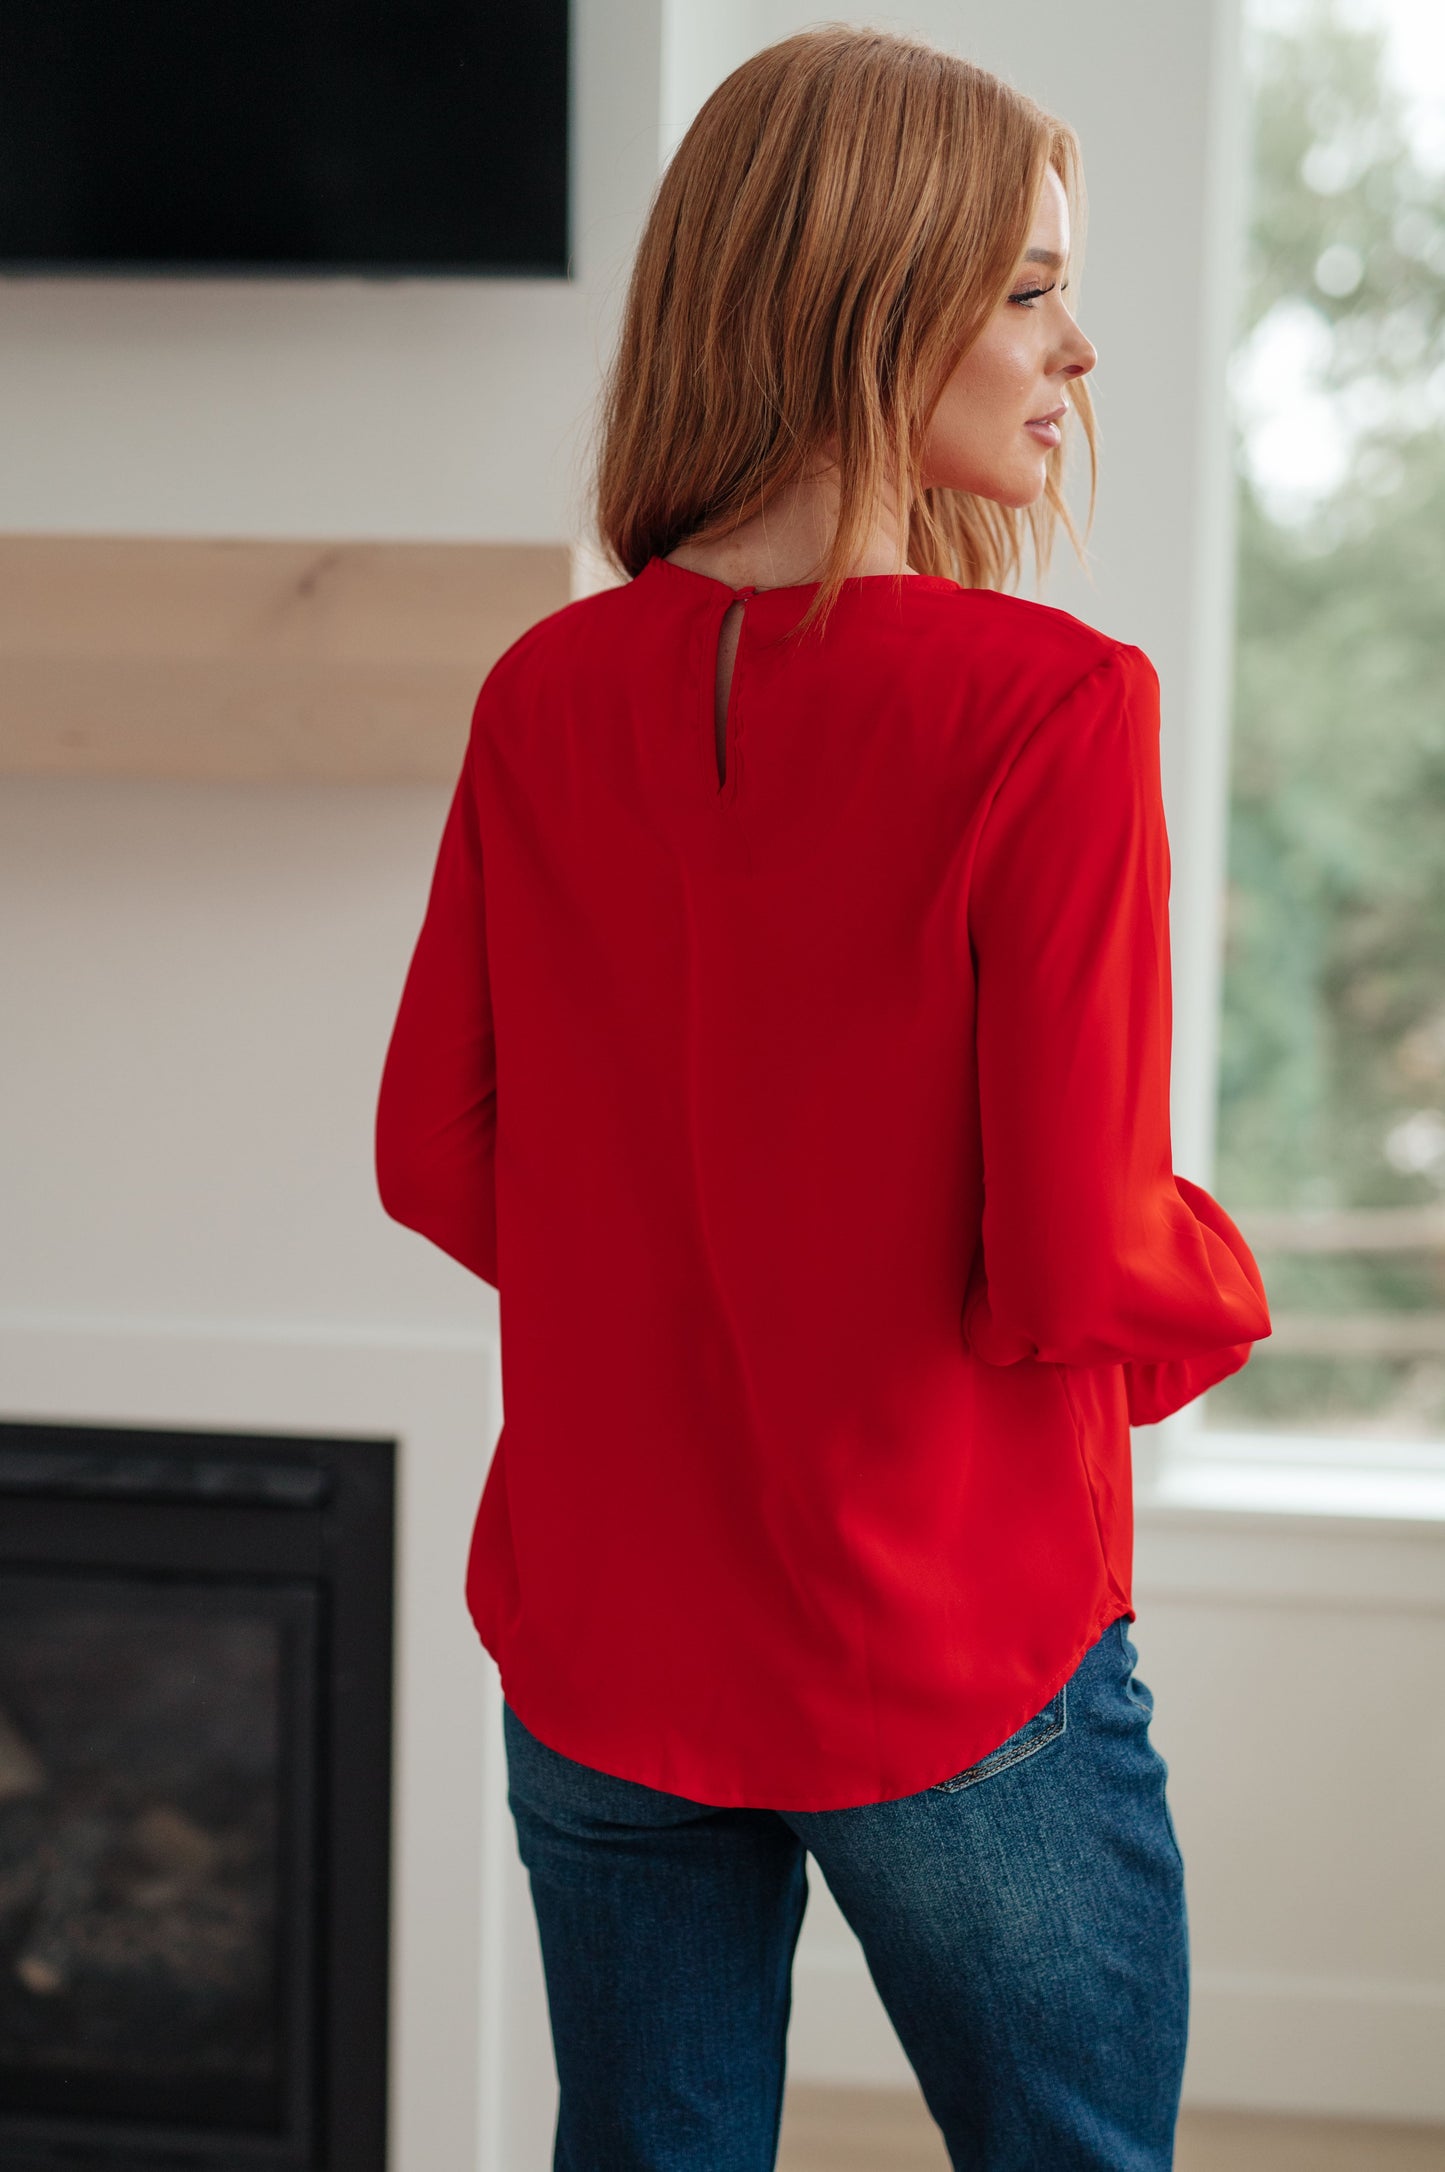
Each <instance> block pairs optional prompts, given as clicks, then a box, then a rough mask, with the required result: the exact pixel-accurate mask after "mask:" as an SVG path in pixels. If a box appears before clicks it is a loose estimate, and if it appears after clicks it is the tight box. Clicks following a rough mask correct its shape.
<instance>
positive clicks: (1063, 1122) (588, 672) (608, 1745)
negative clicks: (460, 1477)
mask: <svg viewBox="0 0 1445 2172" xmlns="http://www.w3.org/2000/svg"><path fill="white" fill-rule="evenodd" d="M810 592H811V591H810V588H808V587H803V588H797V587H794V588H774V589H766V590H757V591H748V590H743V591H741V592H738V591H735V590H734V589H733V588H732V587H730V586H728V585H727V584H726V583H724V582H721V581H718V580H715V579H713V578H711V577H709V576H707V575H704V574H701V573H698V572H696V571H693V570H691V569H689V568H686V567H683V566H680V565H678V564H675V563H673V562H672V561H670V560H668V559H665V558H661V557H654V558H653V559H651V560H650V561H649V562H648V564H647V565H646V566H645V567H644V568H643V570H642V571H641V572H640V573H639V574H638V575H637V576H636V577H635V578H634V579H632V580H631V581H629V582H627V583H625V584H624V585H622V586H621V587H618V588H614V589H609V590H605V591H603V592H602V593H600V594H598V595H594V596H591V597H588V598H586V599H583V600H580V601H578V602H576V603H573V604H571V605H569V606H567V607H566V608H565V609H563V610H561V611H559V612H556V613H554V614H552V616H551V617H549V618H547V619H545V620H543V621H542V622H541V623H540V624H539V625H537V626H534V627H533V628H531V629H530V630H529V631H528V632H527V633H526V634H524V635H523V636H522V638H521V639H520V640H519V641H518V642H516V643H515V644H514V645H513V647H512V648H511V649H510V650H509V651H508V652H507V654H506V655H505V656H504V657H503V658H502V659H501V660H500V661H499V663H498V664H497V665H496V667H495V668H494V669H493V671H492V672H491V673H490V674H489V676H488V679H487V682H486V684H485V686H484V687H483V689H482V692H481V695H480V697H479V699H478V703H477V707H476V713H475V717H474V720H473V729H472V735H471V740H470V744H469V748H468V753H467V759H466V764H465V767H464V771H463V775H462V778H461V780H460V783H459V786H458V791H457V794H456V797H455V800H454V802H453V806H452V810H451V815H450V818H449V821H448V824H447V830H446V835H445V837H444V840H443V844H442V849H441V854H440V858H439V862H438V867H437V874H436V880H435V883H434V885H433V890H432V896H431V900H430V904H429V908H428V913H427V919H426V924H425V927H424V929H423V933H422V937H421V940H420V942H419V944H418V947H417V953H416V957H415V959H414V962H413V966H412V971H411V975H410V976H409V979H408V983H407V989H406V993H405V995H404V998H403V1003H402V1007H401V1012H400V1015H399V1017H398V1020H397V1027H396V1032H395V1035H394V1037H393V1042H392V1046H391V1050H390V1052H389V1056H388V1062H387V1071H386V1078H385V1081H384V1085H383V1093H382V1102H381V1108H380V1112H379V1118H378V1166H379V1172H380V1177H381V1183H382V1191H383V1197H384V1199H385V1201H386V1204H387V1206H388V1209H389V1211H391V1212H392V1213H393V1214H394V1215H396V1216H397V1218H398V1219H400V1220H402V1221H404V1222H407V1223H408V1224H409V1225H410V1226H412V1227H414V1228H416V1229H419V1230H421V1231H422V1232H423V1233H424V1234H425V1235H427V1236H428V1237H430V1238H431V1239H432V1240H433V1241H435V1242H436V1243H438V1244H440V1245H442V1246H443V1248H444V1249H446V1250H448V1251H449V1252H451V1253H452V1254H453V1256H454V1257H456V1258H458V1259H459V1260H461V1261H463V1262H464V1264H466V1265H467V1266H468V1267H470V1268H471V1269H472V1270H473V1271H474V1272H476V1273H478V1274H480V1275H482V1276H484V1277H485V1278H486V1279H487V1280H488V1281H490V1282H493V1283H494V1284H495V1285H496V1286H497V1288H498V1290H499V1294H500V1317H501V1334H502V1369H503V1393H504V1410H505V1423H504V1426H503V1429H502V1436H501V1439H500V1441H499V1443H498V1447H497V1451H496V1456H495V1459H494V1462H493V1465H492V1469H491V1472H490V1474H489V1477H488V1480H487V1484H486V1489H485V1493H484V1496H483V1499H482V1504H481V1510H480V1513H479V1517H478V1522H477V1528H476V1533H475V1538H474V1542H473V1549H472V1556H471V1564H470V1570H469V1578H468V1595H469V1599H470V1603H471V1606H472V1611H473V1614H474V1617H475V1620H476V1622H477V1626H478V1629H479V1631H480V1633H481V1635H482V1638H483V1640H484V1642H485V1643H486V1645H487V1647H488V1649H489V1650H490V1651H491V1652H492V1653H493V1655H494V1656H495V1657H496V1659H497V1660H498V1663H499V1665H500V1668H501V1671H502V1678H503V1685H504V1689H505V1692H506V1695H507V1699H508V1701H509V1703H510V1704H511V1705H512V1706H513V1708H514V1709H515V1710H516V1711H517V1713H518V1714H519V1716H520V1717H521V1718H522V1720H523V1721H524V1722H525V1723H526V1725H527V1726H528V1727H529V1728H530V1729H531V1730H532V1731H533V1732H534V1733H535V1734H536V1735H538V1736H539V1737H540V1738H541V1739H542V1740H543V1741H545V1742H547V1743H548V1744H550V1745H551V1746H552V1747H554V1748H556V1749H559V1750H561V1751H563V1752H564V1753H565V1754H566V1755H568V1756H570V1757H573V1758H575V1759H577V1760H579V1761H581V1762H584V1763H587V1764H590V1765H593V1766H596V1767H598V1768H600V1769H602V1770H604V1771H607V1772H611V1773H614V1774H617V1775H619V1776H621V1777H624V1778H629V1779H633V1780H637V1781H641V1782H644V1783H645V1784H648V1785H651V1786H654V1787H659V1788H664V1789H668V1790H671V1791H672V1792H674V1793H678V1794H683V1795H687V1796H690V1797H692V1798H694V1799H698V1800H703V1801H709V1802H713V1803H718V1804H768V1805H771V1806H773V1807H779V1808H793V1809H827V1808H833V1807H840V1806H843V1805H846V1804H858V1803H863V1802H872V1801H882V1800H886V1799H889V1798H891V1797H895V1796H899V1795H903V1794H906V1793H909V1792H912V1791H913V1790H916V1789H918V1788H920V1787H923V1786H926V1785H928V1784H930V1783H932V1782H934V1781H936V1780H939V1779H941V1778H943V1777H945V1776H946V1775H947V1774H949V1773H952V1772H956V1771H958V1770H959V1769H960V1768H961V1767H962V1766H964V1765H966V1764H967V1763H969V1762H970V1761H971V1760H972V1759H973V1758H974V1757H976V1756H980V1755H982V1754H984V1753H985V1752H986V1751H988V1750H990V1749H991V1748H993V1747H994V1746H995V1745H996V1744H997V1743H998V1742H999V1741H1000V1740H1001V1739H1003V1738H1004V1737H1005V1736H1007V1735H1008V1734H1010V1733H1011V1732H1012V1731H1013V1729H1014V1728H1015V1727H1017V1726H1018V1725H1019V1724H1020V1723H1021V1722H1022V1721H1023V1720H1024V1719H1025V1718H1027V1717H1028V1716H1029V1715H1030V1714H1032V1713H1033V1712H1035V1711H1036V1710H1037V1709H1038V1708H1039V1706H1040V1705H1041V1704H1042V1703H1043V1702H1044V1701H1045V1700H1046V1699H1047V1697H1048V1696H1049V1695H1050V1694H1052V1691H1053V1690H1054V1689H1055V1688H1056V1687H1057V1686H1058V1684H1059V1683H1060V1682H1062V1681H1063V1680H1064V1679H1065V1678H1066V1677H1067V1676H1068V1675H1069V1674H1070V1672H1071V1671H1072V1669H1073V1667H1074V1666H1075V1665H1076V1664H1077V1662H1078V1659H1079V1657H1080V1655H1081V1654H1082V1652H1083V1651H1084V1650H1085V1649H1086V1648H1087V1647H1088V1646H1089V1645H1090V1644H1091V1643H1092V1642H1093V1641H1094V1639H1095V1638H1096V1637H1097V1636H1098V1635H1099V1634H1100V1632H1101V1631H1102V1630H1103V1628H1104V1627H1106V1626H1107V1625H1108V1623H1109V1622H1111V1621H1112V1620H1114V1619H1115V1618H1116V1617H1118V1616H1119V1615H1120V1614H1122V1613H1125V1612H1131V1611H1132V1609H1131V1605H1130V1596H1129V1586H1130V1573H1131V1517H1130V1480H1129V1422H1130V1417H1131V1415H1132V1417H1133V1418H1134V1421H1135V1422H1147V1421H1148V1420H1150V1419H1152V1418H1154V1417H1157V1416H1160V1415H1162V1414H1163V1412H1164V1410H1165V1409H1167V1408H1173V1407H1177V1404H1178V1403H1180V1402H1183V1401H1185V1400H1188V1399H1189V1397H1190V1396H1192V1395H1195V1394H1198V1393H1199V1392H1200V1390H1201V1389H1202V1388H1203V1387H1204V1386H1206V1385H1208V1384H1209V1382H1210V1381H1211V1380H1213V1379H1217V1378H1220V1377H1222V1376H1223V1375H1224V1374H1225V1373H1227V1372H1230V1371H1233V1370H1235V1369H1236V1368H1237V1367H1238V1366H1239V1365H1241V1364H1242V1363H1243V1362H1244V1361H1245V1359H1246V1358H1247V1356H1248V1350H1249V1343H1250V1341H1251V1340H1253V1339H1256V1338H1258V1337H1259V1336H1260V1335H1261V1334H1264V1333H1267V1332H1268V1327H1269V1322H1268V1313H1267V1309H1266V1306H1265V1302H1264V1293H1263V1289H1262V1285H1261V1284H1260V1282H1259V1277H1258V1272H1257V1269H1256V1268H1255V1266H1254V1263H1253V1260H1252V1258H1251V1257H1250V1255H1249V1253H1248V1250H1247V1248H1246V1247H1245V1246H1244V1244H1243V1240H1242V1238H1240V1237H1239V1234H1238V1232H1237V1230H1235V1229H1234V1226H1233V1224H1232V1223H1231V1222H1230V1221H1229V1219H1228V1217H1227V1216H1225V1215H1224V1214H1223V1212H1222V1210H1221V1209H1220V1208H1219V1207H1218V1206H1217V1205H1216V1204H1215V1203H1214V1202H1213V1201H1212V1200H1210V1199H1209V1198H1208V1195H1207V1194H1204V1193H1202V1192H1200V1191H1199V1189H1198V1187H1196V1186H1193V1185H1190V1184H1188V1183H1187V1182H1185V1181H1184V1180H1182V1179H1177V1178H1175V1176H1174V1175H1173V1172H1172V1168H1171V1165H1170V1151H1169V1132H1168V1063H1169V1049H1168V1035H1169V984H1168V923H1167V895H1168V846H1167V840H1166V837H1165V832H1164V824H1163V810H1162V804H1161V801H1160V797H1159V781H1158V707H1157V696H1158V688H1157V681H1156V679H1155V677H1154V673H1153V670H1152V667H1151V666H1150V665H1149V663H1148V660H1147V658H1145V657H1144V656H1143V655H1142V653H1141V652H1140V651H1139V650H1137V649H1134V648H1131V647H1129V646H1127V645H1125V644H1121V643H1118V642H1114V641H1111V640H1109V639H1108V638H1106V637H1105V636H1102V635H1100V634H1098V633H1097V632H1095V631H1094V630H1093V629H1091V628H1090V627H1088V626H1086V625H1084V624H1083V623H1082V622H1081V621H1079V620H1077V619H1074V618H1072V617H1071V616H1069V615H1068V614H1067V613H1065V612H1062V611H1055V610H1050V609H1048V608H1045V607H1043V606H1040V605H1036V604H1032V603H1027V602H1023V601H1020V600H1018V599H1016V598H1013V597H1009V596H1005V595H1001V594H999V593H996V592H994V591H992V590H987V589H967V588H964V587H962V586H960V585H959V584H958V583H956V582H954V581H952V580H950V579H946V578H943V577H941V576H935V575H912V576H906V575H905V576H901V577H898V578H897V579H895V578H894V577H892V576H889V575H874V576H865V577H861V578H855V579H853V580H851V581H849V582H848V583H846V584H845V587H844V589H843V591H842V593H841V595H840V597H839V601H838V604H837V607H836V609H835V611H834V614H833V616H832V617H831V619H830V620H829V621H828V622H827V624H826V626H825V628H824V629H823V632H822V634H821V636H819V635H817V634H808V635H805V636H803V637H802V638H801V639H795V640H789V639H788V638H787V636H788V634H789V631H790V629H791V628H792V627H793V626H794V625H795V623H796V621H797V620H798V618H799V617H800V616H801V614H802V612H803V610H804V608H805V607H806V605H807V603H808V601H809V596H810ZM739 596H740V597H741V600H742V603H743V612H742V626H741V632H740V638H739V642H738V647H737V654H736V659H735V663H734V666H733V673H732V679H731V685H730V688H729V691H728V698H727V700H726V703H725V705H724V716H725V726H726V729H725V746H724V747H723V748H722V749H720V748H719V744H718V740H717V736H716V731H715V695H716V684H717V661H718V647H719V636H720V633H721V630H722V627H723V624H724V621H725V619H726V618H727V615H728V613H729V611H730V610H731V609H732V607H733V605H734V603H735V602H736V601H738V600H739ZM735 615H736V614H735ZM720 751H721V752H722V754H723V756H724V759H723V760H722V762H721V764H720V762H719V753H720ZM720 769H721V774H720ZM985 1171H987V1187H988V1199H987V1206H985V1197H984V1187H985Z"/></svg>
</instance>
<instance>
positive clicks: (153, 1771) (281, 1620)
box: [0, 1423, 395, 2172]
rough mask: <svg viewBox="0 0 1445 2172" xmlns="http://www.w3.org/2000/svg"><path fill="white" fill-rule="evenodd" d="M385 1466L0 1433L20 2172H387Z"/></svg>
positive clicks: (180, 1437)
mask: <svg viewBox="0 0 1445 2172" xmlns="http://www.w3.org/2000/svg"><path fill="white" fill-rule="evenodd" d="M394 1461H395V1444H394V1443H393V1442H391V1441H386V1440H350V1439H347V1440H331V1439H327V1440H321V1439H313V1438H308V1437H305V1436H299V1437H298V1436H291V1435H284V1436H283V1435H278V1434H266V1435H253V1434H239V1433H212V1432H206V1433H197V1432H174V1431H165V1430H160V1431H157V1430H144V1431H142V1430H138V1429H135V1428H130V1427H120V1426H73V1425H40V1424H29V1423H11V1424H0V2166H3V2167H4V2172H383V2168H384V2165H385V2161H386V2142H385V2133H386V2050H387V2025H386V2024H387V1921H388V1901H389V1871H390V1769H391V1670H392V1576H393V1560H392V1557H393V1498H394Z"/></svg>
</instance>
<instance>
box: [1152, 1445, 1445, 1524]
mask: <svg viewBox="0 0 1445 2172" xmlns="http://www.w3.org/2000/svg"><path fill="white" fill-rule="evenodd" d="M1137 1500H1138V1506H1139V1507H1140V1508H1142V1509H1146V1510H1159V1511H1163V1512H1165V1513H1166V1514H1172V1513H1175V1512H1179V1511H1205V1512H1208V1511H1213V1512H1216V1513H1219V1512H1223V1513H1225V1514H1235V1515H1274V1516H1280V1515H1283V1516H1304V1517H1332V1518H1340V1517H1345V1518H1353V1519H1355V1520H1357V1521H1365V1522H1371V1523H1380V1522H1391V1523H1407V1524H1417V1525H1418V1524H1422V1523H1424V1524H1445V1441H1401V1440H1379V1441H1373V1440H1370V1439H1368V1438H1362V1437H1360V1436H1358V1435H1356V1436H1354V1437H1351V1438H1345V1439H1340V1438H1333V1439H1331V1438H1325V1437H1323V1436H1313V1435H1306V1434H1291V1433H1224V1432H1219V1433H1210V1432H1206V1431H1205V1430H1204V1429H1203V1428H1199V1427H1196V1428H1192V1429H1191V1430H1190V1432H1189V1433H1188V1434H1187V1435H1186V1436H1184V1437H1183V1438H1182V1439H1180V1440H1178V1441H1177V1442H1176V1443H1175V1444H1171V1445H1168V1446H1165V1445H1163V1444H1161V1452H1160V1453H1159V1456H1158V1462H1157V1467H1156V1469H1155V1471H1154V1473H1153V1475H1152V1478H1150V1479H1149V1480H1148V1481H1147V1482H1146V1483H1144V1484H1142V1485H1141V1486H1140V1488H1139V1491H1138V1496H1137Z"/></svg>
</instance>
